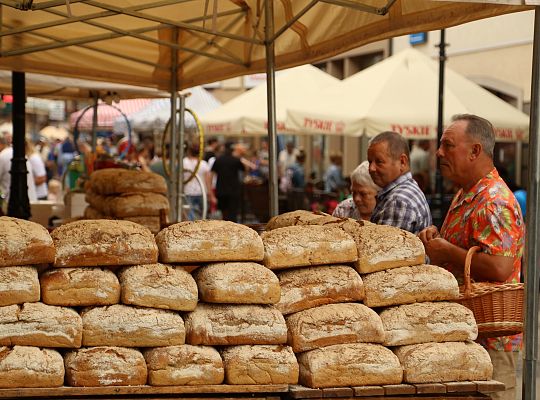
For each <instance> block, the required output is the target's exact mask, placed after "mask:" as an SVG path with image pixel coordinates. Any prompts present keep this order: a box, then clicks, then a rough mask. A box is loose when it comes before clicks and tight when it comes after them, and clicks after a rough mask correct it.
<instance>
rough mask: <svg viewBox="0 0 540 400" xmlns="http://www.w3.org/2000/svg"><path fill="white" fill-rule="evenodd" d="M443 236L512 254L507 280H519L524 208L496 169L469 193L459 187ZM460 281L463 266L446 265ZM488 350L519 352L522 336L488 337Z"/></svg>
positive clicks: (467, 245)
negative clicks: (511, 268) (510, 269)
mask: <svg viewBox="0 0 540 400" xmlns="http://www.w3.org/2000/svg"><path fill="white" fill-rule="evenodd" d="M441 235H442V237H443V238H445V239H446V240H448V241H449V242H450V243H452V244H455V245H456V246H459V247H461V248H464V249H468V248H470V247H472V246H480V247H481V248H482V252H484V253H487V254H492V255H499V256H506V257H513V258H514V264H513V270H512V273H511V274H510V276H509V277H508V279H507V280H506V283H509V282H512V283H515V282H519V278H520V273H521V256H522V254H523V246H524V238H525V225H524V222H523V216H522V215H521V209H520V207H519V204H518V202H517V200H516V198H515V197H514V194H513V193H512V192H511V191H510V189H508V186H507V185H506V183H504V181H503V180H502V179H501V177H500V176H499V173H498V172H497V170H496V169H495V168H493V169H492V170H491V171H490V172H489V173H488V174H487V175H486V176H484V177H483V178H482V179H480V180H479V181H478V182H477V183H476V184H475V185H474V186H473V187H472V188H471V189H470V190H469V191H468V192H466V193H464V192H463V189H462V190H460V191H459V192H458V193H457V194H456V196H455V197H454V199H453V200H452V204H451V205H450V209H449V210H448V214H447V215H446V218H445V220H444V223H443V226H442V228H441ZM445 267H446V268H448V270H450V271H451V272H452V273H453V274H454V275H455V276H456V277H457V279H458V281H459V282H460V283H461V282H462V280H463V266H461V265H460V266H451V265H450V266H445ZM482 344H483V345H484V346H485V347H487V348H488V349H493V350H500V351H517V350H519V349H520V348H521V335H515V336H509V337H500V338H493V339H486V340H485V341H483V342H482Z"/></svg>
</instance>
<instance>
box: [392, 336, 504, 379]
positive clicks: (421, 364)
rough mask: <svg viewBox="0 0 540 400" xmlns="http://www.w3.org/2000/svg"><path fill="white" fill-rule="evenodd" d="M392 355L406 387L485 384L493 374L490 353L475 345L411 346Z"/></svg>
mask: <svg viewBox="0 0 540 400" xmlns="http://www.w3.org/2000/svg"><path fill="white" fill-rule="evenodd" d="M394 352H395V353H396V355H397V356H398V358H399V361H400V363H401V365H402V366H403V381H404V382H406V383H433V382H461V381H485V380H489V379H491V376H492V374H493V365H492V363H491V358H490V357H489V353H488V352H487V351H486V349H484V348H483V347H482V346H481V345H479V344H478V343H474V342H445V343H422V344H412V345H409V346H400V347H396V348H395V349H394Z"/></svg>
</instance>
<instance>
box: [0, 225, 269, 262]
mask: <svg viewBox="0 0 540 400" xmlns="http://www.w3.org/2000/svg"><path fill="white" fill-rule="evenodd" d="M0 254H1V255H2V256H1V257H0V267H8V266H13V265H15V266H17V265H33V264H48V263H52V262H54V245H53V241H52V239H51V236H50V235H49V232H47V229H45V228H44V227H43V226H41V225H40V224H37V223H35V222H30V221H26V220H24V219H18V218H12V217H0ZM261 259H262V257H261Z"/></svg>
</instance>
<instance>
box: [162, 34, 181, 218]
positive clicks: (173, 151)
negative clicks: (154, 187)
mask: <svg viewBox="0 0 540 400" xmlns="http://www.w3.org/2000/svg"><path fill="white" fill-rule="evenodd" d="M173 36H174V40H173V41H174V42H176V41H177V39H178V30H177V29H174V33H173ZM177 60H178V53H177V51H176V50H175V49H171V145H170V147H169V152H170V154H169V171H171V175H170V177H169V178H170V182H171V184H170V185H169V190H170V193H169V195H170V204H171V213H172V214H171V220H172V222H178V221H179V220H180V218H181V213H182V212H181V210H182V204H181V202H182V200H181V196H180V195H179V192H178V189H179V182H178V181H179V176H183V173H182V172H183V171H182V167H183V164H182V162H180V163H178V164H177V161H178V144H177V137H176V135H177V131H178V129H177V125H176V115H177V112H176V105H177V102H178V81H177V79H178V76H177V67H176V65H177ZM164 156H165V155H164ZM176 165H178V169H177V168H176Z"/></svg>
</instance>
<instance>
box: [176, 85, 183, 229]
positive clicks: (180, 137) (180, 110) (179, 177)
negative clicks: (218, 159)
mask: <svg viewBox="0 0 540 400" xmlns="http://www.w3.org/2000/svg"><path fill="white" fill-rule="evenodd" d="M178 97H179V100H180V106H179V108H178V115H179V118H178V174H177V177H176V179H177V181H176V193H178V221H182V209H183V208H182V207H183V203H184V196H182V193H184V141H185V140H184V136H185V135H184V132H185V129H186V126H185V121H184V115H185V111H186V96H184V95H180V96H178ZM174 119H175V120H176V118H174Z"/></svg>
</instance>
